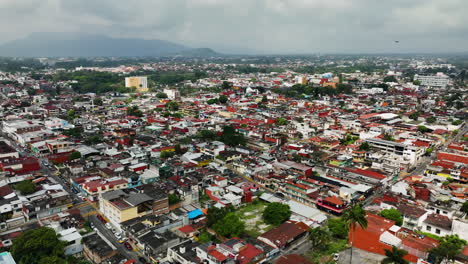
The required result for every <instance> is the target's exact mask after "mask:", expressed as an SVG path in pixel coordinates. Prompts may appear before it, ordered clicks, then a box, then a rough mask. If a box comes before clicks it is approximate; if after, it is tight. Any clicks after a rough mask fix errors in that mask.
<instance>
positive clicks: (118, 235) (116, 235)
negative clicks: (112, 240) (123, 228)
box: [114, 232, 122, 240]
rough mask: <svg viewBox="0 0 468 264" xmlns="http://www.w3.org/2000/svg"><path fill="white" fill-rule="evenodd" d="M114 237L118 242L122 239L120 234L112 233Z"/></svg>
mask: <svg viewBox="0 0 468 264" xmlns="http://www.w3.org/2000/svg"><path fill="white" fill-rule="evenodd" d="M114 236H115V237H116V238H117V239H118V240H120V239H121V238H122V235H121V234H120V233H118V232H116V233H114Z"/></svg>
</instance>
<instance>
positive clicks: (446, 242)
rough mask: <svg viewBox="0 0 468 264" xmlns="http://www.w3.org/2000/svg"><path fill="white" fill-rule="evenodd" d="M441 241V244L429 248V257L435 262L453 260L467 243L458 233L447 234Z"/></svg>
mask: <svg viewBox="0 0 468 264" xmlns="http://www.w3.org/2000/svg"><path fill="white" fill-rule="evenodd" d="M439 242H440V243H439V246H437V247H435V248H433V249H431V250H429V259H430V260H432V261H433V262H432V263H434V264H440V263H442V261H443V260H448V261H451V260H453V259H454V258H455V256H457V255H458V254H459V253H460V252H461V250H462V249H463V247H464V246H465V245H466V241H465V240H463V239H461V238H459V237H458V235H448V236H445V237H443V238H442V239H441V240H440V241H439Z"/></svg>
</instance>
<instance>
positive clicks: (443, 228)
mask: <svg viewBox="0 0 468 264" xmlns="http://www.w3.org/2000/svg"><path fill="white" fill-rule="evenodd" d="M422 231H424V232H428V233H431V234H434V235H438V236H446V235H450V234H451V233H452V220H451V219H450V218H448V217H447V216H445V215H440V214H435V213H433V214H428V215H427V218H426V219H425V220H424V221H423V223H422Z"/></svg>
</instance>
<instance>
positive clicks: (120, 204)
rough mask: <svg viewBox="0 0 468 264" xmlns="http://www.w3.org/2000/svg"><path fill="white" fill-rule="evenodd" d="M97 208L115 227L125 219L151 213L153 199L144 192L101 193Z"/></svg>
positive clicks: (117, 191) (118, 226)
mask: <svg viewBox="0 0 468 264" xmlns="http://www.w3.org/2000/svg"><path fill="white" fill-rule="evenodd" d="M99 208H100V210H101V212H102V214H103V215H104V216H106V217H107V218H108V219H109V220H110V222H111V223H112V224H113V225H114V226H115V227H117V228H120V223H122V222H125V221H127V220H130V219H133V218H137V217H141V216H144V215H148V214H153V199H152V198H151V197H150V196H148V195H146V194H144V193H127V192H124V191H122V190H116V191H111V192H107V193H103V194H101V196H100V199H99Z"/></svg>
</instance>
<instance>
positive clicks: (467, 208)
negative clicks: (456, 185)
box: [460, 201, 468, 214]
mask: <svg viewBox="0 0 468 264" xmlns="http://www.w3.org/2000/svg"><path fill="white" fill-rule="evenodd" d="M460 210H461V211H462V212H464V213H465V214H468V201H465V202H464V203H463V205H462V207H461V209H460Z"/></svg>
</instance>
